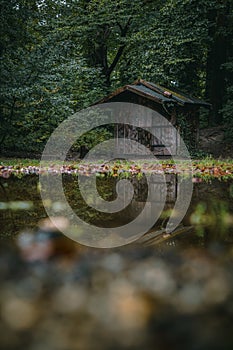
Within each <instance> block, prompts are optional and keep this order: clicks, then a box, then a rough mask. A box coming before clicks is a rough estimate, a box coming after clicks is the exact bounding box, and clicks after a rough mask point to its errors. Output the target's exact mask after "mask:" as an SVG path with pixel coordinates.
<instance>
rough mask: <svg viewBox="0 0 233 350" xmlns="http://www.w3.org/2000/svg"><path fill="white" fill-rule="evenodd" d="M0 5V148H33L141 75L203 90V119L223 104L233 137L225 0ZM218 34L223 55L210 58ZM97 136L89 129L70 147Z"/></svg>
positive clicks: (9, 0) (13, 0) (35, 0)
mask: <svg viewBox="0 0 233 350" xmlns="http://www.w3.org/2000/svg"><path fill="white" fill-rule="evenodd" d="M0 7H1V8H0V10H1V11H0V12H1V14H0V30H1V34H2V39H1V43H0V55H1V67H0V74H1V94H0V118H1V119H0V147H1V149H2V150H5V151H7V150H13V151H25V150H27V151H28V152H35V153H40V152H41V151H42V150H43V147H44V145H45V143H46V141H47V139H48V138H49V136H50V134H51V133H52V132H53V130H54V129H55V128H56V126H57V125H58V124H59V123H60V122H61V121H63V120H64V119H65V118H67V117H68V116H69V115H71V114H73V113H74V112H77V111H78V110H80V109H82V108H85V107H87V106H90V105H91V104H93V103H94V102H95V101H97V100H98V99H100V98H101V97H103V96H105V95H106V94H107V93H109V92H110V91H113V90H114V89H116V88H117V87H119V86H122V85H124V84H126V83H130V82H132V81H134V80H135V79H137V78H139V77H141V78H144V79H147V80H149V81H154V82H157V83H160V84H165V85H167V84H168V85H170V84H174V85H175V86H179V87H180V88H181V89H182V90H184V91H187V92H189V93H190V92H191V93H192V94H193V95H196V96H199V97H202V98H205V97H206V96H207V97H208V99H209V100H210V101H211V102H212V103H213V102H214V104H213V107H214V108H213V113H212V114H211V115H210V116H207V115H204V114H203V116H202V120H201V122H202V125H204V126H206V125H207V119H208V123H209V122H210V123H211V122H215V121H216V120H217V119H216V113H218V112H219V111H220V110H221V113H222V114H223V115H224V122H225V123H226V124H227V125H229V126H230V128H229V131H228V135H227V137H228V138H232V137H233V136H232V135H233V132H232V130H233V126H232V125H233V122H232V111H233V105H232V99H231V96H232V92H233V90H232V71H233V69H232V56H233V54H232V43H231V42H232V40H230V39H231V38H232V35H233V29H232V27H233V26H232V5H231V2H230V1H224V2H222V1H221V2H219V1H217V0H214V1H212V0H211V1H210V0H208V1H205V2H201V1H199V0H168V1H166V2H164V1H161V0H157V1H147V0H143V1H141V0H140V1H139V0H135V1H132V2H129V1H128V0H119V1H108V0H90V1H85V0H66V1H63V0H56V1H53V0H28V1H25V0H2V1H1V5H0ZM226 14H227V15H226ZM221 19H222V20H221ZM223 19H225V20H223ZM220 39H221V40H223V42H224V50H223V51H224V52H225V54H224V55H225V56H221V57H220V58H221V59H220V60H219V61H217V63H216V64H215V65H214V64H213V62H214V60H213V57H214V58H215V57H218V56H219V45H218V43H219V41H221V40H220ZM214 54H215V56H214ZM222 72H223V74H222ZM215 76H216V77H218V80H217V79H215ZM218 81H219V84H220V83H221V84H220V85H219V86H221V93H220V94H219V96H218V94H217V95H216V91H217V90H216V89H218ZM214 92H215V93H214ZM215 101H217V102H216V103H215ZM187 132H188V131H186V133H187ZM104 133H105V136H104V137H108V133H109V130H107V129H106V130H105V131H104ZM104 133H103V135H104ZM101 137H102V136H101ZM188 137H189V136H188V135H186V138H188ZM98 138H99V134H98V132H96V131H93V132H91V133H90V134H89V136H88V137H85V138H82V139H81V140H80V141H79V142H78V143H77V144H76V147H78V146H80V144H84V145H86V146H87V147H89V148H90V147H91V146H93V145H95V144H96V141H97V140H98Z"/></svg>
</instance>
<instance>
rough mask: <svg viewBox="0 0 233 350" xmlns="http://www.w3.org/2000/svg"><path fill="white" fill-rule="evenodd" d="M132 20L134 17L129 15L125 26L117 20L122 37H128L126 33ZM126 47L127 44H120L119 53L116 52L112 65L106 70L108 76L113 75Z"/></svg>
mask: <svg viewBox="0 0 233 350" xmlns="http://www.w3.org/2000/svg"><path fill="white" fill-rule="evenodd" d="M131 20H132V17H129V19H128V21H127V23H126V25H125V26H124V27H122V25H121V24H120V23H119V22H117V25H118V26H119V28H120V30H121V37H122V38H125V37H126V34H127V32H128V30H129V27H130V23H131ZM125 47H126V44H123V45H120V47H119V48H118V50H117V53H116V55H115V57H114V59H113V61H112V63H111V65H110V66H109V68H108V70H107V72H106V73H107V75H108V76H110V75H111V73H112V71H113V70H114V68H115V67H116V65H117V63H118V61H119V60H120V58H121V56H122V53H123V51H124V48H125Z"/></svg>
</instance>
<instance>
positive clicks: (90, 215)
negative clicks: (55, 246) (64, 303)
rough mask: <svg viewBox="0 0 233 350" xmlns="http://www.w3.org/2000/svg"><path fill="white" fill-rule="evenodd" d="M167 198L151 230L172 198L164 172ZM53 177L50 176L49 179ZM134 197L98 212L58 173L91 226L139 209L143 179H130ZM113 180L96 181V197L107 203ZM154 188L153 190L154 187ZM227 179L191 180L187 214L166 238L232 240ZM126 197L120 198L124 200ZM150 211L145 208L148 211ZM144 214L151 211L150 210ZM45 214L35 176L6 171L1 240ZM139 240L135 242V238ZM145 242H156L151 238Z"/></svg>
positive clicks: (232, 206) (171, 182) (173, 185)
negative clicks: (116, 208)
mask: <svg viewBox="0 0 233 350" xmlns="http://www.w3.org/2000/svg"><path fill="white" fill-rule="evenodd" d="M166 179H167V196H166V202H165V205H164V209H163V212H162V214H161V216H160V218H159V220H157V222H156V223H155V225H154V227H153V228H152V231H156V230H159V229H162V228H163V227H165V224H164V222H166V219H168V218H169V214H170V213H171V211H172V208H173V207H174V204H175V202H176V200H177V178H176V175H172V174H170V175H167V176H166ZM88 180H89V178H87V180H86V184H85V191H86V193H87V194H88V195H89V197H90V196H91V195H92V192H91V191H92V190H91V189H90V184H89V181H88ZM53 181H56V176H54V177H53ZM131 183H133V186H134V197H133V200H132V202H131V203H130V204H129V205H128V206H127V205H126V204H127V203H126V204H125V205H123V206H124V207H126V208H125V210H121V211H120V212H119V213H113V214H108V213H103V212H102V213H100V212H98V211H96V210H95V209H93V208H91V207H90V206H89V205H87V204H86V203H85V201H84V199H83V198H82V195H81V193H80V190H79V187H78V177H77V176H69V175H64V176H63V185H64V191H65V195H66V197H67V199H68V202H69V204H70V205H71V207H72V209H73V210H74V212H75V213H76V214H77V215H79V216H80V217H81V219H82V220H85V221H87V222H89V223H91V224H93V225H97V226H100V227H101V226H112V227H114V226H120V225H123V224H126V223H128V222H130V221H132V220H133V219H135V217H136V216H137V215H139V213H140V212H141V210H142V209H143V207H144V202H145V201H146V199H147V190H148V188H147V184H146V180H144V179H139V180H137V179H136V181H135V180H134V181H132V180H131ZM116 184H117V180H116V179H114V178H107V179H105V178H104V179H103V178H100V179H97V188H98V191H99V192H100V195H101V196H102V197H103V198H104V199H105V200H107V201H112V200H114V199H115V198H116V196H117V195H116ZM154 191H158V188H155V189H154ZM232 199H233V181H225V182H224V181H218V180H212V181H211V182H209V183H205V182H201V183H194V188H193V194H192V200H191V203H190V205H189V208H188V210H187V213H186V215H185V217H184V219H183V220H182V226H183V230H182V232H183V233H181V234H180V235H179V234H178V235H171V237H170V238H172V241H173V242H174V241H177V243H178V241H179V244H182V245H184V246H187V247H188V246H193V245H194V246H195V245H197V246H199V247H206V246H208V245H210V244H211V243H213V242H216V243H221V244H223V245H224V246H227V245H229V246H230V245H231V244H232V243H233V235H232V227H233V200H232ZM126 200H127V199H126V198H124V199H123V201H125V202H126ZM51 205H53V207H54V212H55V213H56V208H57V212H59V209H60V207H62V205H63V204H62V203H60V202H57V201H54V203H51ZM149 210H150V209H149ZM147 215H151V213H150V211H149V212H148V213H147ZM45 217H47V214H46V211H45V209H44V206H43V203H42V200H41V196H40V190H39V177H38V176H37V175H25V176H23V177H22V178H19V177H17V176H14V175H12V176H11V177H10V178H8V179H4V178H0V218H1V222H2V227H1V239H11V238H15V236H17V234H19V233H20V232H22V231H23V230H25V229H35V228H36V227H37V223H38V221H39V220H41V219H43V218H45ZM185 228H187V230H186V231H185ZM139 241H140V240H139ZM150 243H151V244H153V243H156V242H155V241H153V240H151V241H150Z"/></svg>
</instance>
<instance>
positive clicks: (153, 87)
mask: <svg viewBox="0 0 233 350" xmlns="http://www.w3.org/2000/svg"><path fill="white" fill-rule="evenodd" d="M125 91H131V92H133V93H135V94H136V95H139V96H142V97H145V98H148V99H150V100H153V101H155V102H157V103H161V104H164V103H172V104H175V105H180V106H190V107H191V106H199V107H207V108H210V107H211V105H210V104H209V103H207V102H205V101H202V100H200V99H197V98H195V97H192V96H189V95H187V94H185V93H184V92H181V91H180V90H178V89H176V88H172V89H170V88H164V87H163V86H160V85H157V84H154V83H151V82H147V81H145V80H142V79H139V80H136V81H135V82H134V83H132V84H130V85H125V86H123V87H121V88H119V89H117V90H115V91H114V92H112V93H111V94H110V95H108V96H106V97H104V98H103V99H101V100H100V101H98V102H97V103H104V102H108V101H110V100H111V99H112V98H114V97H115V96H117V95H120V94H122V93H124V92H125Z"/></svg>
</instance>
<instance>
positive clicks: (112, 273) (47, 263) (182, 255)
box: [0, 222, 233, 350]
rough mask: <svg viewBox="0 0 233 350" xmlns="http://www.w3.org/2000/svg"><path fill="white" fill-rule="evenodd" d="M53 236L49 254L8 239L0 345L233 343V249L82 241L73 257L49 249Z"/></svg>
mask: <svg viewBox="0 0 233 350" xmlns="http://www.w3.org/2000/svg"><path fill="white" fill-rule="evenodd" d="M45 224H46V223H45V222H43V223H40V224H39V229H38V231H40V230H42V228H43V230H42V231H43V232H44V234H45V232H46V230H47V229H48V227H49V229H50V230H51V227H50V226H49V225H50V224H49V223H48V222H47V224H48V226H46V225H45ZM45 228H46V229H45ZM50 233H51V231H50ZM37 234H38V233H37ZM47 234H48V232H47ZM21 238H22V237H21ZM47 238H48V237H47ZM53 239H54V240H56V239H57V237H50V238H49V239H47V241H44V244H45V242H47V244H48V247H49V248H48V247H47V250H46V249H45V248H43V249H45V250H44V252H43V254H42V255H41V256H42V257H43V256H44V257H46V258H38V256H39V255H40V254H41V253H40V254H38V255H37V258H35V255H36V253H35V251H34V258H32V254H28V255H27V254H26V258H25V255H23V254H22V253H21V255H20V254H19V253H18V251H17V250H16V249H15V248H14V247H13V246H12V244H11V245H6V244H2V245H1V248H0V285H1V291H0V303H1V312H0V329H1V333H0V338H1V339H0V348H1V349H4V350H18V349H20V350H21V349H22V350H24V349H25V350H26V349H27V350H42V349H48V350H92V349H93V350H104V349H110V350H119V349H136V350H139V349H140V350H141V349H147V350H148V349H162V350H168V349H169V350H170V349H179V350H180V349H184V350H187V349H197V350H206V349H211V350H219V349H224V350H228V349H229V350H231V349H232V348H233V332H232V320H233V288H232V287H233V274H232V271H233V249H232V250H229V251H228V252H225V251H223V250H222V247H220V246H213V247H211V248H210V249H209V251H204V250H201V249H191V248H190V249H186V250H185V251H178V250H175V249H174V248H170V249H167V250H164V251H163V252H160V253H159V252H158V250H156V249H155V248H153V249H152V248H141V247H138V246H137V247H135V246H126V247H123V248H118V249H114V250H104V249H99V250H98V249H88V248H87V249H81V248H80V249H78V248H77V246H76V247H73V248H72V249H73V250H72V258H70V252H69V250H65V251H63V252H61V251H60V253H58V251H56V249H55V250H51V251H53V254H51V255H50V254H48V251H50V249H51V247H50V243H51V241H52V240H53ZM24 243H25V242H24ZM34 243H35V244H38V242H37V241H34ZM63 243H64V242H63ZM21 244H22V242H21ZM38 247H39V246H34V248H33V249H34V250H35V249H36V248H38ZM31 249H32V247H31ZM38 249H39V248H38ZM40 249H41V247H40ZM43 249H42V250H43ZM55 252H56V253H55ZM65 256H69V259H70V263H69V265H66V264H64V263H62V261H63V259H64V257H65ZM52 257H53V258H52Z"/></svg>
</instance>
